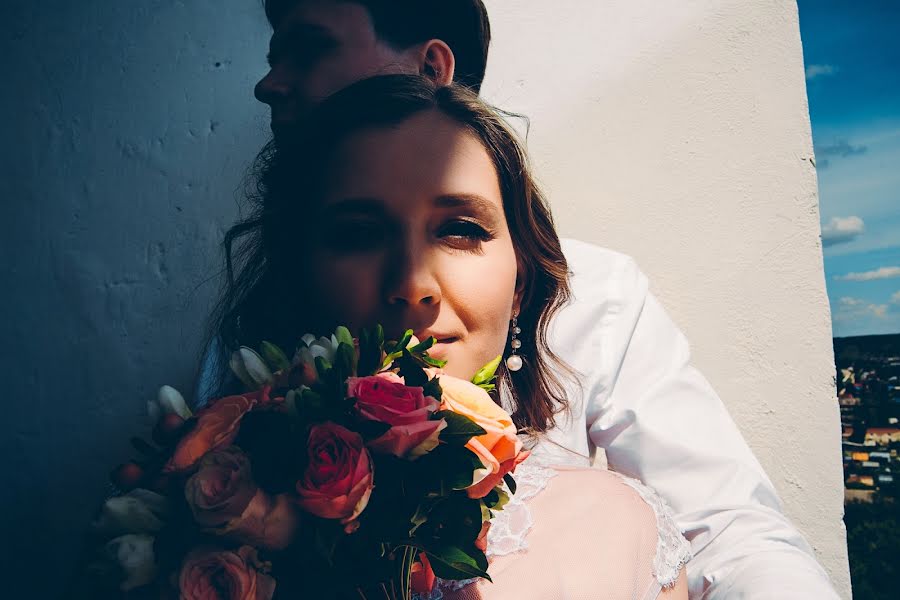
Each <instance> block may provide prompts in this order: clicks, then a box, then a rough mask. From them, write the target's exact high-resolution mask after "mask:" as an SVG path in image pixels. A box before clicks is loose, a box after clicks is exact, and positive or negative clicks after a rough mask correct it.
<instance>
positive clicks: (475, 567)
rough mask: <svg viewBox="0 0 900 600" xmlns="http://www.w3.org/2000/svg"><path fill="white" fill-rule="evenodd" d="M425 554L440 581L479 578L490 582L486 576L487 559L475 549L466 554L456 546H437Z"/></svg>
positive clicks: (488, 576) (489, 578)
mask: <svg viewBox="0 0 900 600" xmlns="http://www.w3.org/2000/svg"><path fill="white" fill-rule="evenodd" d="M426 554H427V555H428V558H429V561H430V562H431V568H432V569H434V574H435V575H437V576H438V577H440V578H441V579H446V580H449V581H461V580H463V579H471V578H473V577H481V578H483V579H487V580H488V581H491V577H490V575H488V574H487V558H485V556H484V553H482V552H481V551H479V550H478V549H476V548H472V549H470V550H469V551H468V552H467V551H465V550H463V549H462V548H460V547H458V546H438V547H435V548H431V549H429V550H426ZM479 555H480V556H479Z"/></svg>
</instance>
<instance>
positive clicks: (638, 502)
mask: <svg viewBox="0 0 900 600" xmlns="http://www.w3.org/2000/svg"><path fill="white" fill-rule="evenodd" d="M258 190H259V194H258V196H257V201H258V203H257V204H258V205H257V208H256V210H255V211H254V212H253V213H252V214H251V215H249V216H248V217H247V218H246V219H244V220H243V221H241V222H240V223H238V224H237V225H236V226H235V227H234V228H233V229H232V230H231V231H230V232H229V235H228V237H227V239H226V243H227V245H228V247H229V258H228V273H229V284H228V286H227V288H226V293H225V294H224V296H223V298H222V301H221V303H220V305H219V307H218V310H217V312H216V313H215V318H214V323H215V328H214V329H215V331H214V333H215V335H216V337H217V339H220V340H223V341H224V342H225V344H224V345H225V346H231V347H236V346H238V345H248V346H257V345H258V344H259V343H260V342H261V341H263V340H269V341H274V342H277V343H279V344H281V345H283V346H286V347H290V346H292V345H293V344H295V343H296V339H291V338H292V336H297V335H299V334H301V333H303V332H305V331H328V330H330V329H332V328H333V327H334V326H336V325H338V324H344V325H347V326H348V327H350V328H351V330H358V329H359V328H361V327H365V326H369V325H372V324H374V323H382V324H383V325H384V326H385V328H386V330H387V332H388V333H394V334H397V333H399V332H401V331H402V330H403V329H405V328H412V329H413V330H414V331H415V333H416V335H417V336H418V337H419V338H425V337H428V336H434V337H435V338H436V339H437V344H436V346H435V348H434V350H433V353H432V354H433V355H434V356H436V357H437V358H440V359H443V360H446V361H448V365H447V368H446V371H447V372H448V374H450V375H454V376H457V377H461V378H466V379H469V378H471V377H472V376H473V375H474V373H475V371H476V370H477V369H478V368H479V367H480V366H481V365H483V364H485V363H487V362H489V361H490V360H491V359H492V358H493V357H495V356H497V355H499V354H503V355H504V358H505V359H506V360H505V365H504V368H502V369H501V375H500V382H499V387H498V389H499V396H498V398H497V400H498V401H499V402H502V403H503V404H504V405H505V406H506V407H507V408H508V409H509V410H510V411H511V412H512V413H513V416H514V420H515V422H516V424H517V426H518V427H519V429H520V431H521V432H522V434H523V436H526V437H528V438H529V439H530V441H531V444H532V445H533V451H532V456H531V458H529V459H528V460H526V461H525V462H524V463H523V464H522V465H520V467H519V470H518V471H517V479H518V480H519V481H520V489H519V491H518V493H517V494H516V496H515V497H514V500H513V502H512V503H511V504H510V505H509V506H508V507H507V509H505V510H504V511H501V513H500V515H499V516H498V518H497V519H495V522H494V524H493V525H492V529H491V531H490V533H489V534H488V538H487V544H488V547H487V554H488V556H489V557H490V559H491V566H490V574H491V576H492V578H493V583H488V582H484V581H483V582H478V583H471V584H469V585H464V586H460V585H450V584H449V583H444V582H438V586H437V587H436V588H435V592H434V594H433V596H434V597H435V598H437V597H444V598H460V599H475V598H485V599H499V598H541V599H545V598H597V597H602V598H687V586H686V580H685V575H684V565H685V563H686V562H687V560H688V559H689V557H690V551H689V546H688V544H687V542H686V541H685V540H684V538H683V537H682V536H681V534H680V532H679V531H678V530H677V529H676V527H675V525H674V524H673V521H672V518H671V515H670V513H669V511H668V509H667V507H666V506H665V504H664V502H662V500H660V499H659V497H658V496H656V495H655V494H654V493H653V492H652V491H650V490H649V489H647V488H645V487H644V486H642V485H641V484H640V483H638V482H636V481H633V480H630V479H627V478H624V477H622V476H619V475H617V474H615V473H612V472H610V471H605V470H600V469H595V468H591V467H587V466H584V462H585V458H584V457H579V456H573V457H572V461H569V462H570V463H571V464H560V462H561V461H560V459H559V458H558V456H559V454H558V453H555V455H554V456H555V457H556V458H554V459H552V460H551V459H549V458H547V456H549V454H550V453H544V452H543V451H542V450H543V449H544V448H545V447H547V446H549V445H550V442H549V439H548V438H547V437H546V435H545V434H546V433H547V432H549V431H551V430H553V429H554V428H564V427H566V426H567V424H568V423H569V422H572V421H573V420H572V419H569V418H568V412H569V410H570V402H569V400H570V399H569V397H568V395H567V392H566V389H568V388H567V386H566V384H567V383H570V382H571V381H572V380H576V379H577V377H578V374H577V373H574V372H572V370H571V369H569V368H567V366H566V365H564V364H562V363H561V361H559V359H558V358H557V357H556V356H554V355H553V353H552V352H551V351H550V350H549V349H548V346H547V343H546V339H547V329H548V324H549V321H550V319H551V317H552V316H553V315H554V314H555V313H556V312H557V311H558V310H559V309H560V308H561V307H562V306H563V305H564V304H565V303H566V301H567V299H568V284H567V277H568V270H567V266H566V260H565V258H564V256H563V253H562V250H561V248H560V242H559V238H558V236H557V234H556V231H555V230H554V226H553V220H552V217H551V215H550V212H549V209H548V207H547V204H546V202H545V201H544V198H543V196H542V195H541V193H540V191H539V190H538V188H537V186H536V185H535V182H534V180H533V178H532V176H531V174H530V172H529V169H528V166H527V161H526V157H525V154H524V151H523V149H522V147H521V146H520V144H519V143H518V142H517V140H516V137H515V135H514V134H513V133H512V132H511V130H510V129H509V127H508V126H507V125H506V124H505V123H504V121H503V119H502V118H501V117H500V116H499V115H498V114H497V112H495V111H493V110H492V109H490V108H488V107H487V106H485V105H484V104H483V103H482V102H481V101H480V100H479V99H478V98H477V97H476V96H474V95H473V94H472V93H470V92H468V91H467V90H465V89H464V88H461V87H454V86H451V87H438V86H436V85H435V84H434V83H433V82H432V81H430V80H429V79H427V78H424V77H420V76H408V75H388V76H382V77H376V78H373V79H368V80H364V81H362V82H359V83H357V84H355V85H353V86H351V87H350V88H348V89H346V90H344V91H342V92H339V93H338V94H336V95H335V96H333V97H332V98H330V99H329V100H327V101H326V102H325V103H324V104H323V105H322V106H321V107H320V109H319V110H317V112H316V113H315V115H314V116H313V117H312V119H311V120H310V122H309V123H307V124H305V126H304V128H303V131H302V135H301V134H298V135H296V136H292V139H287V140H285V141H284V143H280V144H279V149H278V152H277V153H276V154H274V155H273V157H272V158H271V160H270V161H269V162H268V164H266V165H265V167H264V168H263V170H262V172H261V173H260V176H259V185H258ZM235 242H237V243H238V245H237V248H236V250H235V251H234V252H232V246H233V245H234V243H235ZM285 281H290V282H293V284H291V285H289V287H288V288H287V289H286V288H285V284H284V282H285ZM276 283H277V285H276ZM221 351H222V354H223V355H224V354H227V353H228V352H229V351H230V348H227V347H222V348H221ZM226 362H227V361H225V360H221V361H219V364H220V365H224V364H225V363H226ZM220 379H221V380H222V381H223V384H222V389H221V390H220V391H222V392H224V391H226V389H227V387H228V382H227V381H225V379H224V377H220ZM572 387H573V389H575V388H577V386H572Z"/></svg>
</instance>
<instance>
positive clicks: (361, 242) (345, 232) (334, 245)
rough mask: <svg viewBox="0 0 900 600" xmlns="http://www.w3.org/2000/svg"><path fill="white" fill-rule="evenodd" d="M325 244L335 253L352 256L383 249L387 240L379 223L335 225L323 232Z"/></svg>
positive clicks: (385, 233)
mask: <svg viewBox="0 0 900 600" xmlns="http://www.w3.org/2000/svg"><path fill="white" fill-rule="evenodd" d="M323 236H324V240H323V241H324V242H325V244H326V245H327V246H328V247H329V248H331V249H332V250H333V251H335V252H339V253H344V254H351V253H355V252H367V251H370V250H374V249H376V248H379V247H381V246H382V245H383V244H384V243H385V240H386V239H387V232H386V231H385V228H384V227H383V226H381V225H379V224H377V223H346V222H345V223H335V224H334V225H332V226H331V227H327V228H325V231H324V232H323Z"/></svg>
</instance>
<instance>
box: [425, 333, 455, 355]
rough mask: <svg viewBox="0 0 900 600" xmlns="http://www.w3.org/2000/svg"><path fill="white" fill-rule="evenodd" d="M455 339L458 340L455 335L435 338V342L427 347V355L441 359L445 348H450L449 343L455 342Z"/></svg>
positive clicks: (445, 351) (444, 353)
mask: <svg viewBox="0 0 900 600" xmlns="http://www.w3.org/2000/svg"><path fill="white" fill-rule="evenodd" d="M457 341H459V338H456V337H445V338H437V342H435V344H434V346H432V347H431V348H429V350H428V356H430V357H432V358H437V359H443V358H444V356H445V355H446V353H447V350H448V349H449V348H450V345H451V344H455V343H456V342H457Z"/></svg>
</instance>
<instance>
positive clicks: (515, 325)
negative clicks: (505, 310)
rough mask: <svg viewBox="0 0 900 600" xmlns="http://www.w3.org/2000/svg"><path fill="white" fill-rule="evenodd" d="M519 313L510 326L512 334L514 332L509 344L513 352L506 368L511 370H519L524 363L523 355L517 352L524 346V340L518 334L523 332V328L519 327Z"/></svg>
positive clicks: (514, 316)
mask: <svg viewBox="0 0 900 600" xmlns="http://www.w3.org/2000/svg"><path fill="white" fill-rule="evenodd" d="M518 317H519V316H518V315H513V318H512V325H511V326H510V330H509V331H510V334H512V339H511V340H510V341H509V345H510V347H511V348H512V354H510V355H509V358H507V359H506V368H507V369H509V370H510V371H513V372H515V371H519V370H521V368H522V365H523V364H524V363H523V362H522V357H521V356H519V355H518V354H516V352H517V351H518V350H519V348H521V347H522V340H520V339H519V338H518V335H519V334H520V333H522V330H521V329H519V319H518Z"/></svg>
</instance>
